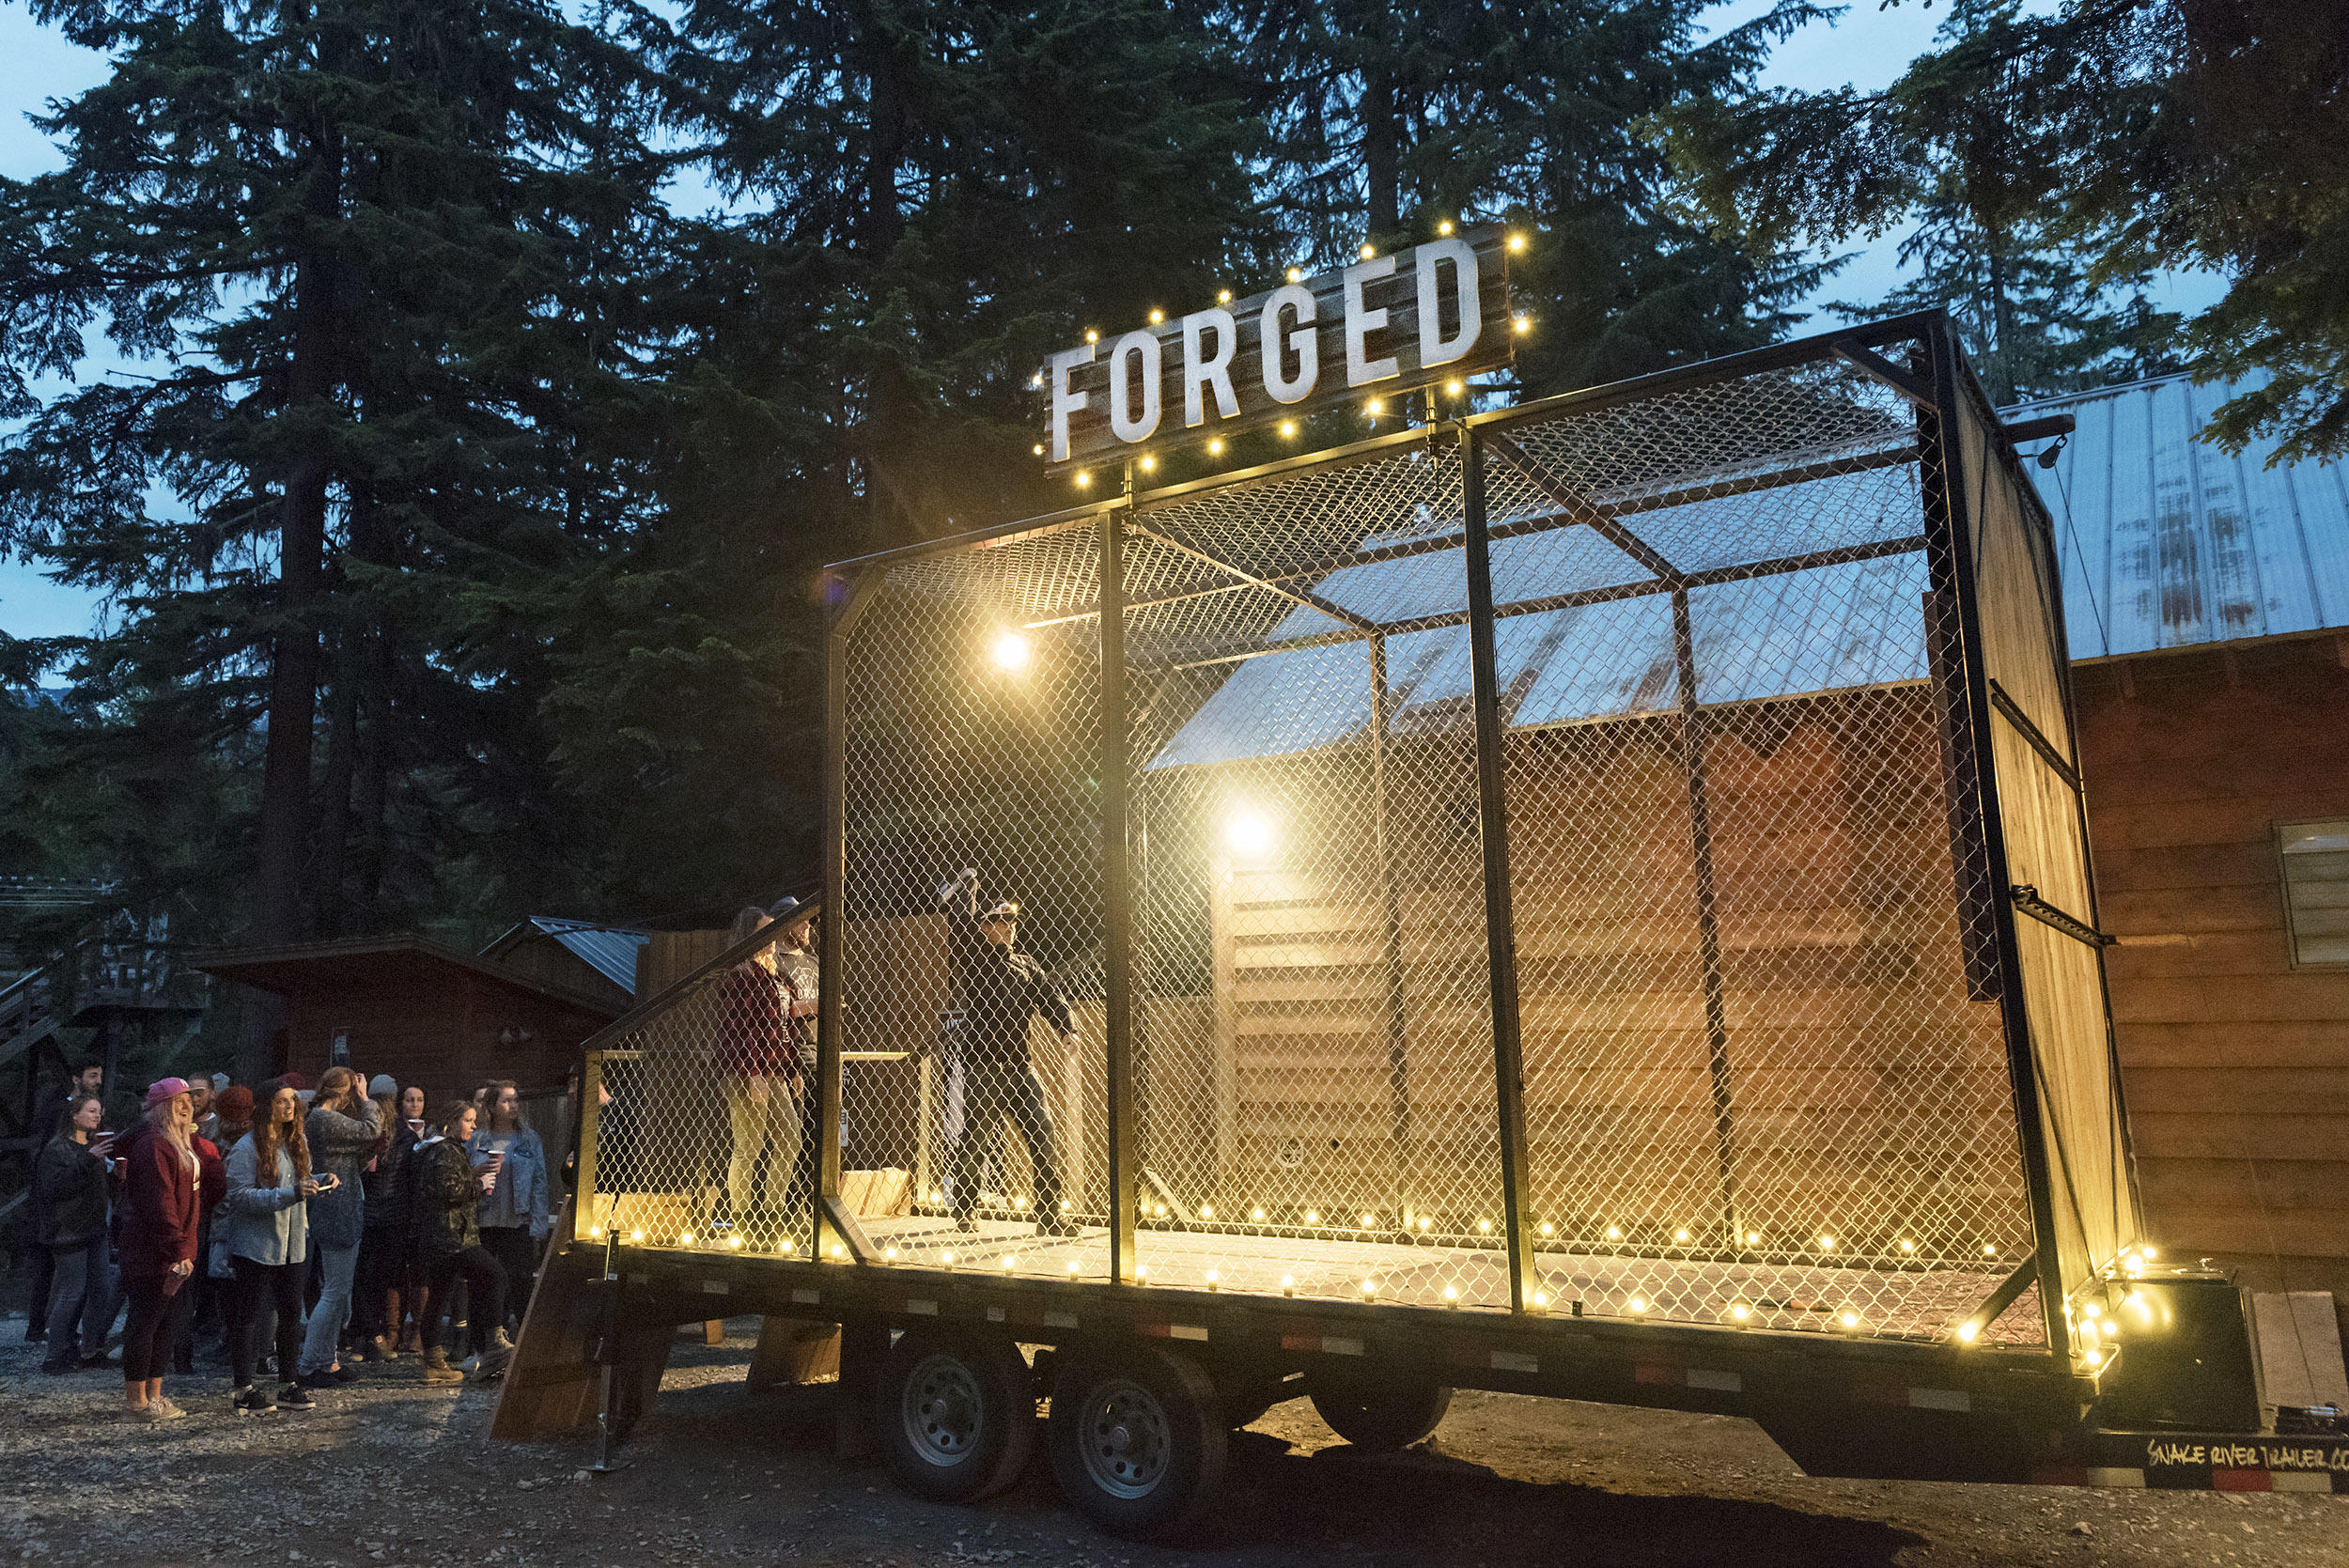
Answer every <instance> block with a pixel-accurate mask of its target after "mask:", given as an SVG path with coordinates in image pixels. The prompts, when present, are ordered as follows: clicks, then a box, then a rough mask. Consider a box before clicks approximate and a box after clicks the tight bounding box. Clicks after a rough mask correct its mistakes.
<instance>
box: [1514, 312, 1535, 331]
mask: <svg viewBox="0 0 2349 1568" xmlns="http://www.w3.org/2000/svg"><path fill="white" fill-rule="evenodd" d="M1509 326H1510V330H1511V331H1512V332H1516V333H1519V334H1523V333H1530V332H1532V330H1533V318H1532V317H1531V316H1519V317H1516V318H1512V319H1511V321H1510V323H1509Z"/></svg>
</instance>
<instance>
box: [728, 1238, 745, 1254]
mask: <svg viewBox="0 0 2349 1568" xmlns="http://www.w3.org/2000/svg"><path fill="white" fill-rule="evenodd" d="M726 1245H727V1246H728V1247H729V1248H732V1249H733V1250H735V1251H737V1252H739V1251H740V1250H742V1238H741V1237H740V1236H739V1235H730V1236H728V1237H726Z"/></svg>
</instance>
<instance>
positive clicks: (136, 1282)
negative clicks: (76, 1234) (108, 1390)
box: [122, 1274, 190, 1383]
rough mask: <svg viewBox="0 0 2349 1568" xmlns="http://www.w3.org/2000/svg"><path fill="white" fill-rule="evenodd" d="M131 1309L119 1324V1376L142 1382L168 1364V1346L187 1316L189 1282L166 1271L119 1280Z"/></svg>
mask: <svg viewBox="0 0 2349 1568" xmlns="http://www.w3.org/2000/svg"><path fill="white" fill-rule="evenodd" d="M122 1292H123V1295H124V1296H127V1297H129V1299H130V1302H131V1313H130V1316H129V1317H128V1318H126V1319H125V1320H124V1322H123V1325H122V1380H123V1381H124V1382H125V1383H145V1382H147V1381H148V1380H149V1379H150V1378H156V1377H161V1376H162V1375H163V1374H164V1373H165V1372H166V1371H168V1370H169V1369H170V1367H171V1347H172V1344H173V1343H174V1342H176V1341H177V1340H178V1339H179V1325H180V1322H181V1321H182V1320H183V1319H184V1318H185V1317H186V1316H187V1312H188V1301H189V1299H190V1296H189V1292H188V1282H187V1281H185V1280H176V1279H174V1278H172V1277H171V1276H170V1275H168V1274H150V1275H147V1276H145V1277H143V1278H133V1279H127V1280H125V1281H122Z"/></svg>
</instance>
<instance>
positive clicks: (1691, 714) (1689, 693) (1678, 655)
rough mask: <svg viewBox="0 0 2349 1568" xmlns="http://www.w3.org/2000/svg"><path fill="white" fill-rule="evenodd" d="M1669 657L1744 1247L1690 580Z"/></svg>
mask: <svg viewBox="0 0 2349 1568" xmlns="http://www.w3.org/2000/svg"><path fill="white" fill-rule="evenodd" d="M1672 658H1673V660H1674V663H1675V664H1676V665H1677V667H1678V671H1679V686H1680V738H1681V760H1682V765H1683V766H1684V767H1685V768H1687V769H1688V845H1689V854H1690V859H1691V862H1692V863H1693V864H1694V866H1695V869H1696V879H1697V961H1698V963H1699V965H1700V967H1701V970H1702V978H1703V987H1704V1076H1705V1079H1706V1080H1707V1081H1708V1082H1709V1084H1710V1085H1711V1088H1712V1094H1713V1159H1714V1163H1715V1165H1716V1167H1717V1169H1718V1171H1719V1176H1720V1183H1721V1224H1722V1226H1723V1227H1724V1228H1725V1229H1726V1231H1727V1233H1728V1234H1727V1237H1726V1241H1727V1245H1728V1248H1729V1250H1731V1251H1733V1252H1734V1251H1738V1250H1742V1248H1743V1246H1744V1242H1745V1233H1744V1230H1743V1228H1742V1227H1741V1226H1740V1225H1739V1224H1738V1220H1737V1141H1736V1132H1737V1128H1736V1110H1735V1096H1734V1093H1733V1091H1734V1088H1735V1085H1734V1084H1733V1082H1732V1081H1731V1078H1730V1071H1729V1003H1728V999H1727V995H1726V991H1727V986H1726V984H1725V982H1724V981H1723V980H1722V977H1721V923H1720V910H1719V889H1718V887H1717V885H1716V884H1715V882H1714V879H1713V803H1712V792H1711V790H1710V789H1709V788H1708V787H1707V785H1706V783H1705V771H1704V723H1703V715H1702V714H1701V713H1700V712H1699V711H1698V706H1697V644H1696V633H1695V630H1694V629H1693V627H1692V625H1691V623H1690V620H1689V615H1688V584H1687V583H1685V582H1684V583H1677V584H1675V585H1674V586H1673V588H1672Z"/></svg>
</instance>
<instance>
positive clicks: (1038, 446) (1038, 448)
mask: <svg viewBox="0 0 2349 1568" xmlns="http://www.w3.org/2000/svg"><path fill="white" fill-rule="evenodd" d="M1035 455H1036V456H1037V457H1039V458H1041V457H1042V456H1044V443H1043V442H1040V441H1039V442H1036V443H1035Z"/></svg>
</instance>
